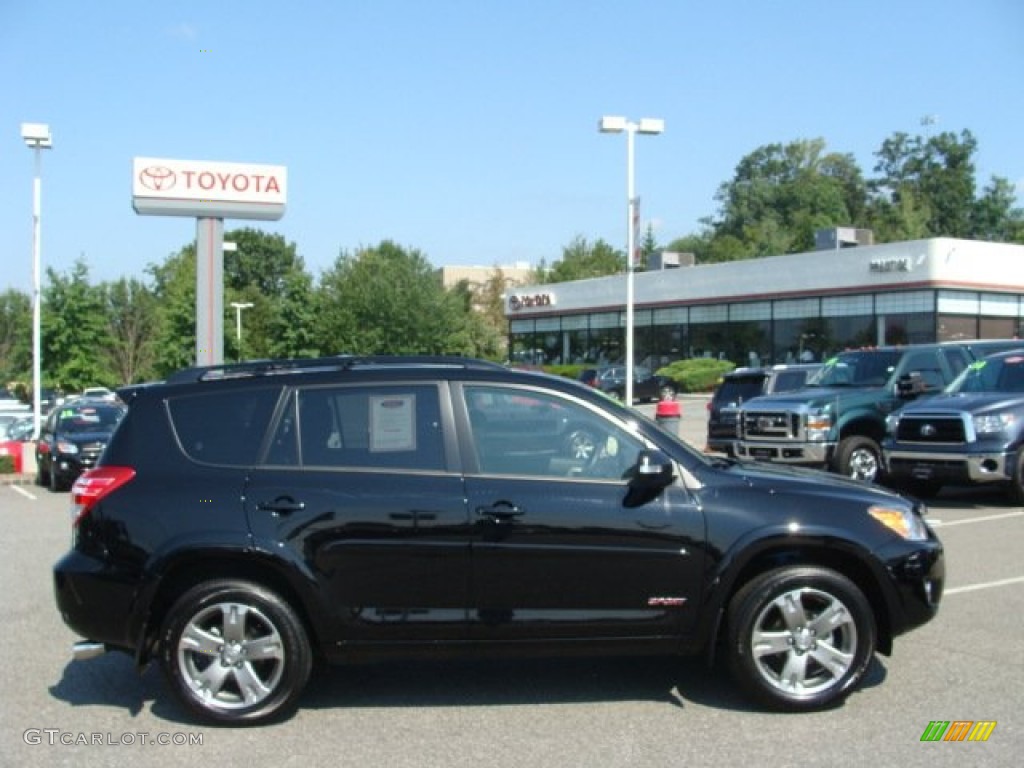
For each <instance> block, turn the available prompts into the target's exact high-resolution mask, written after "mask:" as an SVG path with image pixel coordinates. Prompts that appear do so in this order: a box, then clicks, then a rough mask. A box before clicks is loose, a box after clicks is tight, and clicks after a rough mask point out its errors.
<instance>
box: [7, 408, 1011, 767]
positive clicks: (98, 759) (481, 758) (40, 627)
mask: <svg viewBox="0 0 1024 768" xmlns="http://www.w3.org/2000/svg"><path fill="white" fill-rule="evenodd" d="M703 408H704V403H703V401H702V400H699V399H694V400H684V401H683V421H682V425H681V433H682V434H683V436H684V437H685V438H686V439H688V440H690V441H691V442H694V443H695V444H699V443H700V440H701V439H702V437H703V435H702V433H701V430H702V425H703V421H702V419H703V417H704V411H703ZM68 504H69V500H68V495H67V494H51V493H49V492H48V491H46V490H43V489H39V488H36V487H35V486H16V487H15V486H2V487H0V515H2V518H3V526H4V530H5V536H4V545H3V557H2V565H0V569H2V570H0V573H2V579H3V581H2V584H3V597H2V605H3V607H4V617H5V619H6V621H5V627H6V629H7V642H8V645H7V647H8V649H9V650H10V651H11V653H10V655H9V657H8V661H7V663H6V664H4V665H3V676H4V677H3V689H4V696H3V704H2V705H0V723H2V731H0V732H2V733H3V740H4V743H3V744H2V745H0V754H3V758H2V759H0V764H4V765H28V764H32V765H75V766H90V765H109V764H120V763H122V762H127V761H138V762H139V764H143V765H157V766H162V765H168V766H169V765H179V764H181V763H182V761H184V760H203V761H212V762H213V763H214V764H219V765H235V764H240V763H243V762H250V761H254V760H258V761H259V763H260V764H262V765H275V766H289V765H303V766H307V765H323V764H334V765H351V766H377V765H388V766H390V767H391V768H395V767H396V766H463V765H465V766H470V765H472V766H505V765H509V766H511V765H515V766H525V765H531V766H534V765H535V766H546V765H552V766H554V765H558V766H680V765H735V764H740V763H743V762H746V763H750V762H754V761H756V762H757V763H758V764H764V765H774V766H784V765H797V764H803V763H807V762H813V763H819V764H825V765H863V764H868V763H875V764H884V765H897V764H898V765H902V766H943V765H957V766H959V765H987V766H1003V765H1005V766H1010V765H1018V764H1019V755H1020V754H1021V752H1022V751H1024V732H1022V726H1021V723H1022V715H1021V709H1020V699H1021V696H1020V691H1021V689H1022V687H1024V653H1022V651H1024V639H1022V638H1024V633H1022V630H1024V564H1022V561H1021V550H1022V544H1024V510H1021V509H1020V508H1015V507H1011V506H1008V505H1007V504H1006V502H1004V501H1003V500H1002V498H1001V497H999V496H996V495H982V494H978V493H970V494H969V493H966V492H956V493H949V492H947V493H944V494H943V495H942V496H940V497H939V498H938V499H937V500H935V501H934V502H933V503H932V513H931V517H932V522H933V524H934V525H935V526H936V528H937V530H938V532H939V535H940V536H941V538H942V539H943V541H944V542H945V545H946V549H947V565H948V575H949V579H948V584H947V596H946V598H945V600H944V603H943V607H942V609H941V611H940V613H939V616H938V618H937V619H936V620H935V621H934V622H932V623H931V624H929V625H927V626H925V627H924V628H922V629H919V630H917V631H915V632H913V633H911V634H909V635H906V636H903V637H901V638H897V641H896V646H895V653H894V655H893V656H892V657H891V658H886V657H879V660H878V661H877V662H876V663H875V664H874V667H873V669H872V670H871V672H870V674H869V677H868V680H867V683H866V685H865V686H864V687H863V688H862V689H861V690H860V691H859V692H857V693H856V694H854V695H853V696H852V697H851V698H850V699H849V700H848V701H847V703H846V704H845V705H844V706H842V707H840V708H838V709H834V710H831V711H826V712H820V713H815V714H802V715H782V714H775V713H769V712H765V711H761V710H758V709H755V708H752V707H751V706H750V705H749V704H748V702H747V700H746V699H745V698H743V697H741V696H740V695H739V693H738V692H737V690H736V689H735V688H734V686H733V685H732V683H731V681H730V680H729V679H728V677H727V675H726V674H725V673H724V671H723V670H722V669H718V668H715V669H711V670H708V669H707V668H706V667H705V666H704V664H703V663H702V661H701V660H679V659H671V658H656V659H639V658H626V659H622V658H618V659H607V658H595V659H573V660H568V661H567V660H557V661H546V660H500V661H492V660H468V661H467V660H460V661H452V662H434V661H432V662H396V663H390V664H379V665H372V666H363V667H351V668H337V669H331V670H327V671H320V672H318V673H316V675H315V677H314V680H313V683H312V684H311V686H310V687H309V689H308V690H307V693H306V695H305V696H304V698H303V701H302V705H301V708H300V709H299V711H298V713H297V714H296V715H295V716H294V717H293V718H291V719H289V720H287V721H285V722H283V723H279V724H276V725H272V726H267V727H264V728H259V729H248V730H247V729H224V728H215V727H211V726H209V725H207V724H201V723H197V722H195V721H192V720H191V719H189V718H188V716H187V715H186V714H185V713H184V712H183V711H182V710H181V709H180V708H179V707H178V706H177V704H176V703H175V702H174V701H173V700H172V699H171V697H170V696H169V694H168V693H167V692H166V691H165V689H164V686H163V681H162V679H161V677H160V675H159V673H158V670H157V669H155V668H151V669H149V670H147V671H146V672H145V673H144V674H143V675H142V676H141V677H140V676H138V675H136V673H135V671H134V669H133V665H132V661H131V659H130V658H128V657H127V656H124V655H120V654H108V655H106V656H103V657H101V658H98V659H94V660H91V661H84V662H72V661H70V657H69V649H70V646H71V643H72V641H73V640H75V639H77V638H76V637H75V636H74V635H73V634H72V633H71V632H70V631H69V630H67V629H66V628H65V627H64V625H63V623H62V622H61V620H60V617H59V616H58V615H57V612H56V610H55V608H54V601H53V595H52V585H51V574H50V569H51V566H52V564H53V563H54V561H55V560H56V559H57V558H58V557H59V556H60V555H61V554H62V552H63V551H64V550H65V549H66V547H67V546H68V543H69V539H70V532H69V522H68ZM936 720H939V721H957V720H959V721H967V720H971V721H979V720H987V721H996V723H997V725H996V727H995V729H994V730H993V731H992V733H991V735H990V737H989V739H988V741H987V742H984V743H975V742H962V743H951V742H937V743H923V742H922V741H921V737H922V735H923V733H924V732H925V730H926V729H927V727H928V725H929V723H930V722H932V721H936ZM160 742H168V743H166V744H164V743H160ZM200 742H201V743H200ZM1015 754H1016V755H1018V757H1017V758H1014V757H1013V755H1015Z"/></svg>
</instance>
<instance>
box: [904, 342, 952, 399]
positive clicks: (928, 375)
mask: <svg viewBox="0 0 1024 768" xmlns="http://www.w3.org/2000/svg"><path fill="white" fill-rule="evenodd" d="M915 372H916V373H919V374H921V380H922V381H923V382H924V383H925V386H926V387H927V389H929V390H934V389H942V387H943V386H945V385H946V384H947V383H948V382H946V381H945V379H944V376H943V373H942V368H941V367H940V365H939V358H938V354H937V353H936V352H935V351H933V350H929V351H921V352H910V353H908V354H907V359H906V360H905V361H904V365H903V373H904V374H908V373H915Z"/></svg>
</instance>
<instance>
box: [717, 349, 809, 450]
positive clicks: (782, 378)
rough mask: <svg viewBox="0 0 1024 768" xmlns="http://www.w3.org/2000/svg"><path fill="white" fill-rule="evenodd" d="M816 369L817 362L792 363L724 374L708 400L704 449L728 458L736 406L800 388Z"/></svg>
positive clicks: (736, 410) (734, 425) (734, 423)
mask: <svg viewBox="0 0 1024 768" xmlns="http://www.w3.org/2000/svg"><path fill="white" fill-rule="evenodd" d="M820 370H821V364H820V363H796V364H779V365H773V366H770V367H768V368H737V369H736V370H734V371H730V372H729V373H727V374H725V375H724V376H723V377H722V380H721V381H720V382H719V384H718V386H716V387H715V391H714V392H713V393H712V395H711V399H710V400H709V401H708V440H707V449H708V450H709V451H719V452H722V453H725V454H727V455H729V456H732V455H733V454H734V449H733V443H734V442H736V414H737V413H739V409H740V406H742V405H743V404H744V403H745V402H747V401H748V400H751V399H753V398H755V397H760V396H761V395H770V394H773V393H775V392H792V391H794V390H797V389H802V388H803V387H804V385H806V384H807V383H808V381H809V380H811V379H812V377H813V376H814V374H815V373H817V372H818V371H820Z"/></svg>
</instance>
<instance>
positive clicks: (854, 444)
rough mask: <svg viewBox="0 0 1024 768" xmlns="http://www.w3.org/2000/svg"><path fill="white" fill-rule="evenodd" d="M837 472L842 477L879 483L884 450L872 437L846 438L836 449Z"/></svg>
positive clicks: (854, 436)
mask: <svg viewBox="0 0 1024 768" xmlns="http://www.w3.org/2000/svg"><path fill="white" fill-rule="evenodd" d="M835 464H836V467H835V469H836V472H838V473H839V474H840V475H846V476H847V477H852V478H853V479H854V480H863V481H864V482H866V483H877V482H879V481H880V480H881V479H882V449H881V448H879V447H878V443H876V442H875V441H874V440H872V439H871V438H870V437H864V436H863V435H853V436H852V437H844V438H843V439H842V440H840V441H839V447H838V448H836V462H835Z"/></svg>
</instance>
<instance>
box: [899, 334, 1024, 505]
mask: <svg viewBox="0 0 1024 768" xmlns="http://www.w3.org/2000/svg"><path fill="white" fill-rule="evenodd" d="M1022 344H1024V342H1022ZM886 427H887V436H886V438H885V441H884V442H883V444H882V450H883V453H884V457H885V464H886V468H887V474H888V477H889V479H890V481H891V482H892V483H893V484H896V485H899V486H900V487H902V488H905V489H906V490H908V491H910V492H911V493H914V494H916V495H918V496H921V497H924V498H928V497H931V496H934V495H935V494H937V493H938V492H939V490H940V489H941V488H942V486H944V485H961V486H962V485H966V486H982V485H999V486H1002V487H1004V488H1005V489H1006V490H1007V492H1008V495H1009V498H1010V500H1011V501H1012V502H1013V503H1015V504H1024V450H1022V445H1024V350H1016V351H1012V352H1004V353H1001V354H997V355H992V356H991V357H988V358H985V359H983V360H978V361H976V362H974V363H972V364H971V365H970V366H968V368H967V369H966V370H965V371H964V372H963V373H961V374H960V375H959V376H958V377H957V379H956V380H955V381H954V382H953V383H952V384H950V385H949V387H947V388H946V390H945V391H944V392H943V393H942V394H940V395H936V396H935V397H932V398H928V399H927V400H923V401H921V402H915V403H910V404H908V405H907V406H906V407H904V408H902V409H900V410H899V411H896V412H895V413H893V414H891V415H890V416H889V418H888V420H887V423H886Z"/></svg>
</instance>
